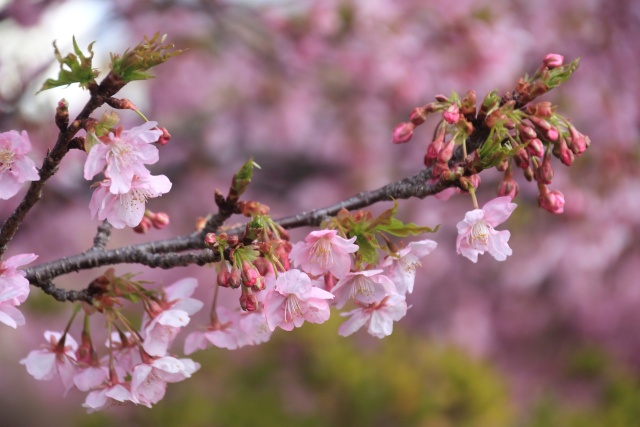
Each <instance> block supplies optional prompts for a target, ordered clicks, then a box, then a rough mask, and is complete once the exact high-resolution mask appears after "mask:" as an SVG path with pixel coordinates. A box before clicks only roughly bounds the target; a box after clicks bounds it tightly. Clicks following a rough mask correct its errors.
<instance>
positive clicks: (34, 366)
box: [20, 331, 78, 392]
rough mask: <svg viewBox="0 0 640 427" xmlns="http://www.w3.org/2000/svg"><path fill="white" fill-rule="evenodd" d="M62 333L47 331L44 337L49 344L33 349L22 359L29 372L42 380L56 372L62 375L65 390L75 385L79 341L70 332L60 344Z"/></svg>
mask: <svg viewBox="0 0 640 427" xmlns="http://www.w3.org/2000/svg"><path fill="white" fill-rule="evenodd" d="M61 337H62V334H61V333H59V332H52V331H46V332H45V333H44V338H45V340H46V341H47V344H46V345H45V346H43V348H42V349H40V350H33V351H31V352H30V353H29V354H28V355H27V357H25V358H24V359H22V360H21V361H20V364H21V365H25V367H26V368H27V372H29V374H30V375H31V376H32V377H33V378H35V379H36V380H40V381H49V380H50V379H52V378H53V377H54V376H55V375H56V374H59V375H60V379H61V380H62V384H63V385H64V388H65V392H66V391H69V390H70V389H71V387H73V378H74V376H75V375H76V373H77V370H76V350H77V349H78V343H77V342H76V340H74V339H73V337H72V336H71V335H69V334H66V335H65V340H64V345H60V338H61Z"/></svg>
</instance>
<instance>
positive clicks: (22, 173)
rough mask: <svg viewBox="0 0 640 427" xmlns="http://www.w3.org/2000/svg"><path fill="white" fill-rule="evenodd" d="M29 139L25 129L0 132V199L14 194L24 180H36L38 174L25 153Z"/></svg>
mask: <svg viewBox="0 0 640 427" xmlns="http://www.w3.org/2000/svg"><path fill="white" fill-rule="evenodd" d="M29 151H31V141H29V136H28V135H27V132H26V131H22V133H18V132H17V131H15V130H12V131H9V132H3V133H0V199H2V200H7V199H10V198H11V197H13V196H15V195H16V194H17V193H18V191H20V187H22V184H23V183H24V182H25V181H38V180H39V179H40V175H39V174H38V170H37V169H36V165H35V163H33V160H31V159H30V158H29V157H27V156H26V154H27V153H28V152H29Z"/></svg>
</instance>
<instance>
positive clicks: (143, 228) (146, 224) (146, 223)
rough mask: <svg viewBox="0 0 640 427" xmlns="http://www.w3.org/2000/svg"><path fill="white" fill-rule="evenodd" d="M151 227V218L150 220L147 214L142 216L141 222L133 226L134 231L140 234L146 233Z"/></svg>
mask: <svg viewBox="0 0 640 427" xmlns="http://www.w3.org/2000/svg"><path fill="white" fill-rule="evenodd" d="M150 228H151V220H149V218H147V217H146V216H145V217H142V221H140V224H138V225H136V226H135V227H133V231H135V232H136V233H138V234H146V233H147V232H148V231H149V229H150Z"/></svg>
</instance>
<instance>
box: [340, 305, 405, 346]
mask: <svg viewBox="0 0 640 427" xmlns="http://www.w3.org/2000/svg"><path fill="white" fill-rule="evenodd" d="M406 314H407V302H406V301H405V298H404V297H403V296H402V295H389V296H386V297H385V298H383V299H382V301H380V302H376V303H373V304H369V305H367V306H364V307H359V308H356V309H355V310H352V311H349V312H347V313H342V314H341V316H351V318H350V319H348V320H347V321H346V322H344V323H343V324H342V325H340V328H339V329H338V334H339V335H341V336H343V337H346V336H349V335H351V334H353V333H354V332H356V331H357V330H358V329H360V328H362V327H363V326H365V325H366V326H367V330H368V332H369V334H371V335H373V336H374V337H377V338H384V337H386V336H388V335H391V333H392V332H393V322H394V321H398V320H400V319H402V318H403V317H404V316H405V315H406Z"/></svg>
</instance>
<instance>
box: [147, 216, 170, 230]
mask: <svg viewBox="0 0 640 427" xmlns="http://www.w3.org/2000/svg"><path fill="white" fill-rule="evenodd" d="M150 219H151V224H152V225H153V226H154V228H156V229H158V230H162V229H163V228H165V227H166V226H167V225H169V215H167V214H166V213H164V212H156V213H155V214H154V215H153V216H152V217H151V218H150Z"/></svg>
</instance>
